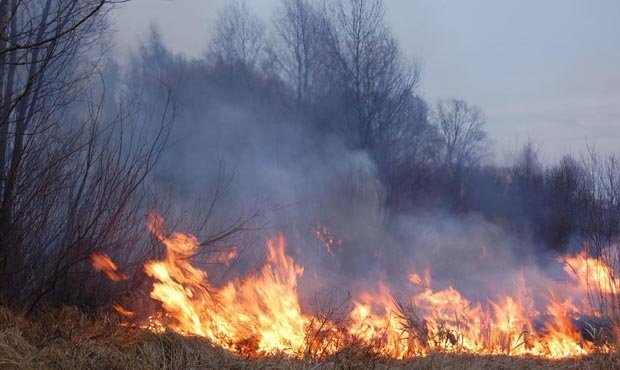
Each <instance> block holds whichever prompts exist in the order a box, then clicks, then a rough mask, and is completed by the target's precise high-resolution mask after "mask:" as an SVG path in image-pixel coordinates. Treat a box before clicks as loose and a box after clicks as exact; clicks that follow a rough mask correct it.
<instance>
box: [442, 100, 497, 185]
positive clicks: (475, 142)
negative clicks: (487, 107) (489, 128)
mask: <svg viewBox="0 0 620 370" xmlns="http://www.w3.org/2000/svg"><path fill="white" fill-rule="evenodd" d="M435 120H436V125H437V127H438V129H439V135H440V137H441V140H442V144H443V150H444V157H443V162H444V165H445V166H446V167H447V168H448V171H449V172H450V173H451V174H452V175H454V174H457V173H458V172H460V171H462V170H463V169H464V168H465V167H470V166H475V165H476V164H478V163H479V162H480V160H481V159H482V158H483V157H484V155H485V154H486V150H487V134H486V132H485V131H484V124H485V118H484V114H483V112H482V110H481V109H480V108H479V107H477V106H472V105H469V104H468V103H467V102H465V101H464V100H458V99H449V100H447V101H440V102H439V103H437V109H436V117H435Z"/></svg>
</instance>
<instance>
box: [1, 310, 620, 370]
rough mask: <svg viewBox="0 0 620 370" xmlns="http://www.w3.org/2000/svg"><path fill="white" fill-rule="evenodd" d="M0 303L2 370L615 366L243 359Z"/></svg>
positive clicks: (190, 341)
mask: <svg viewBox="0 0 620 370" xmlns="http://www.w3.org/2000/svg"><path fill="white" fill-rule="evenodd" d="M30 317H31V318H27V317H26V316H25V315H22V314H16V313H14V312H12V311H11V310H9V309H6V308H0V368H9V369H48V368H51V369H249V368H260V369H281V368H287V369H290V368H295V369H367V368H371V369H540V368H548V369H617V368H619V367H620V354H619V353H612V354H596V355H592V356H588V357H584V358H579V359H565V360H560V361H550V360H545V359H539V358H524V357H508V356H471V355H456V354H442V353H435V354H432V355H430V356H428V357H425V358H420V359H413V360H407V361H396V360H391V359H385V358H380V357H378V356H375V355H372V354H370V352H369V351H368V349H363V348H358V349H348V350H345V351H342V352H340V353H338V354H336V355H334V356H331V357H328V358H325V359H323V360H321V361H318V362H317V361H297V360H290V359H286V358H284V357H278V356H272V357H269V358H262V359H246V358H240V357H238V356H234V355H232V354H230V353H228V352H226V351H224V350H222V349H220V348H214V347H213V346H212V345H211V344H210V343H209V342H207V341H205V340H202V339H198V338H188V337H183V336H180V335H177V334H173V333H165V334H153V333H151V332H148V331H145V330H141V329H136V328H130V327H126V326H123V325H120V321H119V319H118V317H117V316H116V315H114V314H105V313H99V314H96V315H86V314H84V313H83V312H81V311H79V310H78V309H76V308H69V307H66V308H62V309H51V308H46V309H44V310H41V311H39V312H36V313H34V314H32V315H30Z"/></svg>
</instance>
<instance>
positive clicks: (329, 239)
mask: <svg viewBox="0 0 620 370" xmlns="http://www.w3.org/2000/svg"><path fill="white" fill-rule="evenodd" d="M314 235H315V236H316V238H317V240H318V241H319V242H320V243H321V245H323V247H324V248H325V250H326V251H327V253H329V254H330V255H331V256H332V257H335V256H336V251H337V250H336V248H342V243H343V241H342V240H341V239H337V238H336V237H335V236H334V234H333V233H332V231H331V230H330V229H329V228H327V226H320V225H319V227H317V228H316V230H315V231H314Z"/></svg>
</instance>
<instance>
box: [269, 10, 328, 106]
mask: <svg viewBox="0 0 620 370" xmlns="http://www.w3.org/2000/svg"><path fill="white" fill-rule="evenodd" d="M274 27H275V30H276V35H277V36H278V39H279V41H280V42H279V44H278V45H279V47H278V48H277V50H276V52H277V55H278V66H279V68H280V69H281V71H282V72H283V75H284V77H285V79H286V80H288V81H289V82H290V83H291V85H292V86H293V87H294V89H295V93H296V99H297V104H298V105H299V104H301V102H302V101H303V100H304V99H306V98H307V97H308V95H309V94H310V90H311V85H312V82H313V77H314V74H315V73H316V68H317V67H318V65H319V63H320V61H319V60H318V58H319V52H320V47H321V45H320V42H321V40H320V35H319V31H320V14H319V11H318V9H317V8H316V7H315V6H314V5H313V4H311V3H310V2H309V1H308V0H282V1H281V3H280V7H279V9H278V10H277V12H276V17H275V20H274Z"/></svg>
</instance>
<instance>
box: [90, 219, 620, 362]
mask: <svg viewBox="0 0 620 370" xmlns="http://www.w3.org/2000/svg"><path fill="white" fill-rule="evenodd" d="M148 227H149V229H150V230H151V232H152V233H153V235H154V236H155V237H156V238H157V239H158V240H159V241H160V242H161V243H162V244H163V245H164V246H165V247H166V251H167V253H166V257H165V258H164V259H162V260H153V261H150V262H148V263H147V264H146V265H145V271H146V273H147V274H148V275H149V276H150V277H151V278H152V279H153V281H154V283H153V287H152V290H151V292H150V296H151V297H152V298H153V299H154V300H156V301H158V302H159V304H160V306H161V310H162V311H161V312H160V313H159V314H158V315H153V316H151V317H150V318H149V320H148V322H147V323H143V326H144V327H146V328H149V329H151V330H154V331H157V332H160V331H162V330H166V328H169V329H171V330H174V331H176V332H178V333H181V334H184V335H196V336H201V337H205V338H207V339H208V340H210V341H212V342H213V343H215V344H216V345H219V346H221V347H223V348H225V349H227V350H229V351H231V352H235V353H239V354H243V355H250V356H265V355H274V354H283V355H286V356H290V357H297V358H307V357H308V356H309V357H311V358H318V357H322V356H326V355H330V354H333V353H336V352H338V351H341V350H343V349H345V348H346V347H347V346H351V345H362V346H367V347H368V348H371V349H372V350H373V351H375V352H376V353H377V354H380V355H384V356H389V357H393V358H407V357H411V356H424V355H426V354H428V353H430V352H432V351H446V352H454V353H473V354H486V355H494V354H505V355H534V356H544V357H548V358H562V357H567V356H580V355H584V354H588V353H592V352H593V351H595V350H605V348H607V347H605V348H601V346H597V345H595V344H594V343H592V342H591V341H588V340H586V339H584V336H583V334H582V333H581V331H580V329H579V328H578V325H577V323H578V322H579V320H582V319H583V317H582V316H583V315H584V314H585V313H588V314H589V313H592V312H594V311H592V310H588V307H586V306H585V303H584V301H583V300H582V299H581V298H582V296H580V295H585V294H586V293H587V290H586V289H590V288H592V286H594V288H595V289H596V290H597V291H599V292H600V293H602V294H608V293H612V292H615V287H616V284H617V280H616V276H615V273H614V271H613V269H611V268H610V267H609V266H607V265H606V264H604V263H603V262H602V261H601V260H598V259H594V258H591V257H588V256H587V255H586V254H585V253H582V254H578V255H575V256H567V257H564V258H563V259H562V260H561V262H562V263H564V270H565V272H566V273H567V274H568V275H569V276H570V277H571V279H572V280H571V279H567V281H568V283H569V284H570V283H572V282H576V283H577V284H572V285H570V288H571V289H569V290H570V291H573V292H578V293H579V294H577V295H572V294H568V295H567V294H564V295H559V294H556V293H554V291H555V290H557V291H560V290H562V291H564V290H563V289H564V288H566V287H567V286H566V285H560V286H558V287H549V291H546V292H537V293H538V294H537V295H536V297H538V296H539V295H541V293H543V294H542V295H544V296H546V297H547V298H546V299H544V300H542V302H541V299H538V298H536V299H535V295H534V293H533V292H532V291H531V289H530V288H529V287H528V283H527V279H526V276H525V274H524V273H522V274H520V275H519V276H517V278H516V279H515V281H514V285H513V286H512V287H507V292H506V293H505V294H499V295H498V296H497V297H495V298H492V299H489V298H486V299H481V300H472V299H468V298H467V297H465V296H463V294H462V293H461V292H459V291H458V290H456V289H454V288H453V287H450V286H448V287H445V288H443V289H435V287H433V286H432V283H433V281H432V279H431V270H430V267H426V268H425V269H424V271H423V273H422V274H419V273H417V272H415V271H412V272H410V273H408V274H403V279H404V281H408V286H409V289H410V292H411V293H410V294H409V296H408V297H407V298H406V299H402V300H400V299H396V298H395V294H393V292H392V289H391V288H390V285H389V284H387V283H384V282H378V283H377V284H376V286H374V287H372V286H369V287H368V289H366V290H364V291H358V292H355V293H354V294H353V296H352V297H350V301H349V306H348V308H347V310H346V312H345V318H344V319H337V318H336V317H335V315H333V313H334V311H333V310H332V311H331V314H332V315H330V314H328V313H326V312H322V311H320V310H317V311H316V312H313V311H312V309H304V308H306V307H307V306H304V305H303V304H302V300H301V298H300V295H299V287H298V282H299V278H300V277H301V276H302V275H303V272H304V269H303V267H302V266H301V265H300V264H298V263H297V262H296V261H295V260H294V259H293V258H292V257H291V256H289V255H288V254H287V251H286V240H285V238H284V236H283V235H282V234H280V235H278V236H277V237H275V238H273V239H270V240H268V241H267V245H266V249H267V256H266V259H265V262H264V264H263V265H262V266H261V267H260V268H259V269H258V270H256V271H255V272H253V273H251V274H250V275H248V276H245V277H243V278H236V279H233V280H231V281H228V282H227V283H225V284H223V285H222V286H215V285H214V284H213V283H212V282H211V281H210V280H209V275H208V272H207V271H205V270H203V269H200V268H198V267H196V266H195V265H194V264H193V262H192V257H194V256H195V255H196V254H197V252H198V248H199V242H198V240H197V239H196V238H195V237H194V236H192V235H189V234H184V233H179V232H173V233H170V234H166V233H165V232H164V221H163V219H162V218H161V217H160V216H158V215H156V214H152V215H151V216H150V217H149V220H148ZM317 235H318V234H317ZM321 235H322V234H321ZM330 235H331V234H330ZM328 251H329V249H328ZM104 257H105V256H101V255H97V256H93V264H94V265H95V267H96V268H97V269H99V270H102V271H104V272H105V273H106V274H107V275H108V277H110V278H111V279H112V280H118V279H117V278H118V277H119V275H116V265H114V263H113V262H112V261H111V260H110V259H109V258H104ZM224 261H227V259H224ZM317 278H318V277H317ZM556 288H557V289H556ZM121 309H122V308H121ZM328 311H329V310H328ZM121 312H122V311H121Z"/></svg>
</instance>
